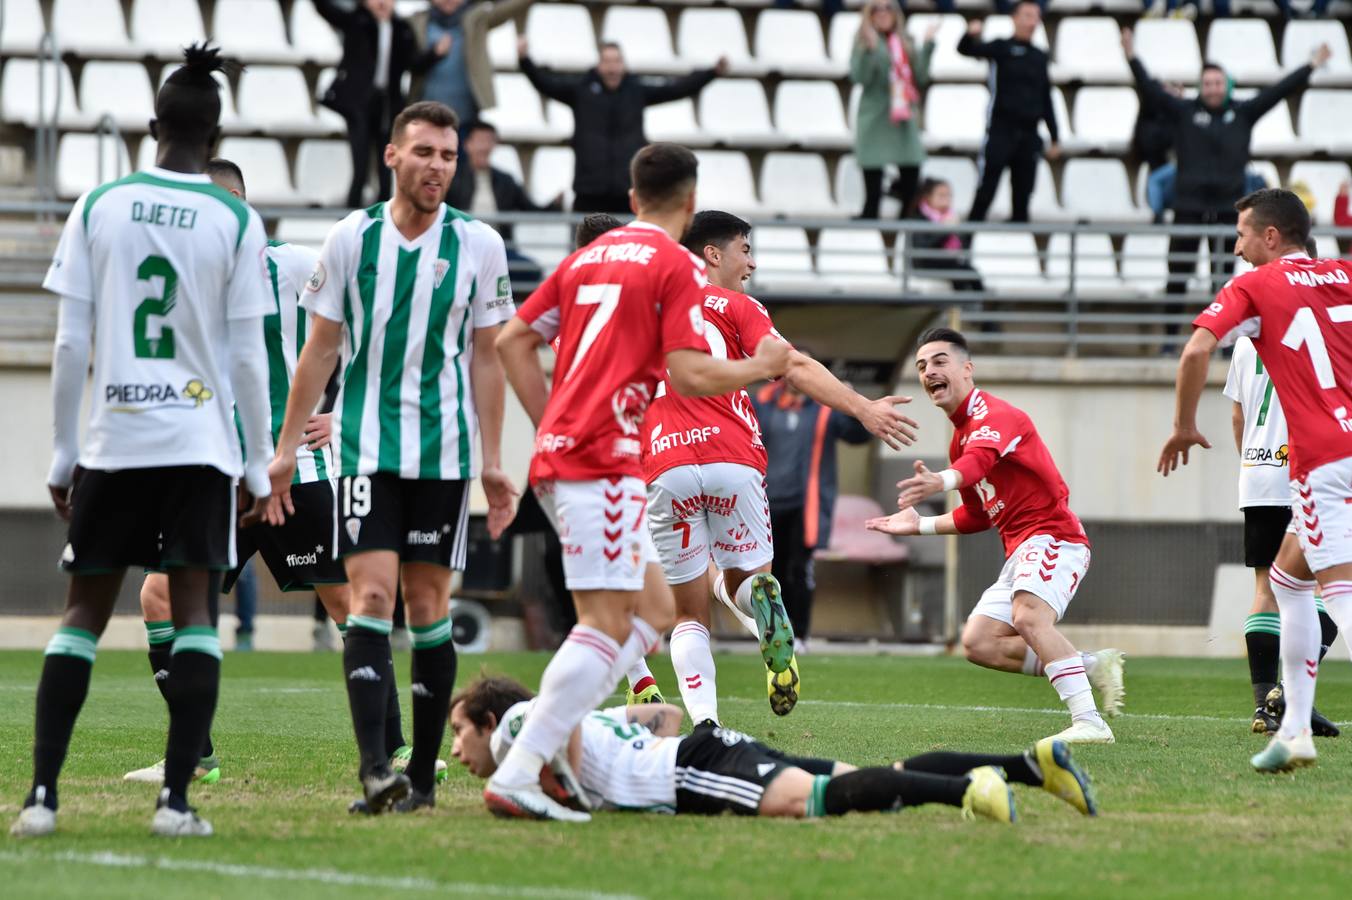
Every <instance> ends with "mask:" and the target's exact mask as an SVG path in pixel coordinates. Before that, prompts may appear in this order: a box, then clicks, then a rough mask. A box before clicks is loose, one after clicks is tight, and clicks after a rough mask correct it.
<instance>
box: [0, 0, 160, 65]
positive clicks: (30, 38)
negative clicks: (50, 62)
mask: <svg viewBox="0 0 1352 900" xmlns="http://www.w3.org/2000/svg"><path fill="white" fill-rule="evenodd" d="M143 2H145V0H143ZM46 30H47V26H46V25H45V24H44V23H43V21H42V6H41V5H40V3H39V2H38V0H5V27H4V28H3V29H0V56H4V57H5V58H9V57H11V56H13V55H14V54H16V53H21V54H23V55H25V56H29V55H31V54H33V53H35V52H37V48H38V43H39V42H40V41H41V40H42V35H43V33H44V32H46Z"/></svg>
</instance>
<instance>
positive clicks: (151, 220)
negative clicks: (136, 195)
mask: <svg viewBox="0 0 1352 900" xmlns="http://www.w3.org/2000/svg"><path fill="white" fill-rule="evenodd" d="M131 220H132V221H133V222H138V223H140V224H142V225H162V226H164V227H166V228H182V229H185V230H187V229H191V228H192V227H193V226H195V225H196V224H197V210H195V209H189V208H188V207H186V206H172V205H170V204H168V203H142V202H141V201H140V200H133V201H132V204H131Z"/></svg>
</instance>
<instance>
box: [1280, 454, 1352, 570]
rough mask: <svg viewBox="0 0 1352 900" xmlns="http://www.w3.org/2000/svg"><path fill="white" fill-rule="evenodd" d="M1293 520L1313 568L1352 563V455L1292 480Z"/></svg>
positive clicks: (1328, 567)
mask: <svg viewBox="0 0 1352 900" xmlns="http://www.w3.org/2000/svg"><path fill="white" fill-rule="evenodd" d="M1291 490H1292V503H1291V524H1292V525H1293V526H1294V527H1295V532H1296V536H1297V537H1298V538H1300V549H1301V550H1302V551H1304V553H1305V562H1306V563H1307V564H1308V565H1309V567H1310V570H1311V571H1312V572H1322V571H1324V570H1325V569H1330V568H1332V567H1334V566H1340V565H1343V564H1345V563H1352V457H1348V458H1346V459H1339V460H1335V461H1334V462H1331V463H1325V464H1324V465H1322V466H1320V467H1319V468H1317V469H1313V470H1311V471H1310V473H1309V474H1308V475H1306V476H1305V478H1304V479H1303V480H1293V481H1292V482H1291Z"/></svg>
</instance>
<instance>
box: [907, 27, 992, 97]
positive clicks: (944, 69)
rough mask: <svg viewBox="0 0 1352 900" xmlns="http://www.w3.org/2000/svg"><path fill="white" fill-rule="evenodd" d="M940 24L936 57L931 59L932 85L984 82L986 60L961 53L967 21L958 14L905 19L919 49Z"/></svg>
mask: <svg viewBox="0 0 1352 900" xmlns="http://www.w3.org/2000/svg"><path fill="white" fill-rule="evenodd" d="M936 20H938V21H939V23H940V25H939V33H938V34H937V35H936V36H935V38H934V55H933V56H931V57H930V79H931V80H932V81H982V80H984V79H985V78H986V70H987V65H986V61H985V60H983V59H973V58H972V57H970V56H963V55H962V54H960V53H958V41H959V40H961V39H962V36H963V35H964V34H966V33H967V21H966V20H965V19H964V18H963V17H962V16H960V15H958V14H956V13H947V14H943V15H934V14H931V13H921V14H918V15H914V16H907V18H906V33H907V34H908V35H909V36H910V38H911V40H912V41H913V42H914V43H915V44H916V45H917V47H918V46H919V45H920V44H922V43H924V40H925V32H927V31H928V30H929V27H930V26H931V25H933V24H934V22H935V21H936Z"/></svg>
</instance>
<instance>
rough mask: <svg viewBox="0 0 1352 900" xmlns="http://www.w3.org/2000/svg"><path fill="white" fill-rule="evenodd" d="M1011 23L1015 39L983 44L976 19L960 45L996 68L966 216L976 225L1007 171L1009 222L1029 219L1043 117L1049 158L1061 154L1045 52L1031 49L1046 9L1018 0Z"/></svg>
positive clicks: (965, 52)
mask: <svg viewBox="0 0 1352 900" xmlns="http://www.w3.org/2000/svg"><path fill="white" fill-rule="evenodd" d="M1013 20H1014V36H1013V37H1012V38H1004V39H1002V40H998V41H988V42H987V41H982V40H981V21H980V20H979V19H973V20H972V21H971V22H969V23H968V26H967V33H966V34H964V35H963V36H962V40H960V41H958V52H959V53H961V54H962V55H963V56H974V57H977V58H978V59H989V60H990V61H991V65H992V66H994V67H995V78H994V80H993V82H992V84H993V93H992V96H991V105H990V118H989V121H988V122H987V125H986V143H985V145H984V146H983V147H982V148H981V157H980V160H979V165H980V168H981V184H980V185H979V186H978V187H977V189H976V198H975V199H974V200H973V201H972V212H971V213H970V214H969V215H968V216H967V218H968V220H970V221H972V222H984V221H986V212H987V210H989V209H990V206H991V201H992V200H994V199H995V189H996V188H997V187H999V186H1000V176H1001V175H1002V174H1003V173H1004V171H1005V169H1006V168H1008V169H1009V182H1010V185H1009V186H1010V188H1011V193H1010V201H1011V204H1012V209H1011V215H1010V217H1009V218H1010V221H1011V222H1027V221H1028V199H1029V198H1030V197H1031V196H1032V195H1033V180H1034V179H1035V178H1036V177H1037V158H1038V154H1040V153H1041V152H1042V137H1041V136H1040V135H1039V134H1038V133H1037V124H1038V122H1040V121H1042V120H1044V119H1045V120H1046V122H1047V132H1048V134H1050V135H1051V139H1052V143H1051V146H1050V147H1048V148H1047V158H1048V159H1053V160H1054V159H1056V158H1058V157H1059V156H1060V155H1061V144H1060V143H1059V133H1058V132H1057V129H1056V112H1055V111H1054V110H1053V109H1052V81H1051V78H1050V77H1049V76H1048V75H1047V63H1048V58H1047V54H1046V52H1045V51H1043V50H1041V49H1039V48H1037V47H1034V46H1033V34H1034V33H1035V32H1036V31H1037V27H1038V25H1039V24H1041V22H1042V8H1041V7H1040V6H1038V4H1037V3H1036V2H1035V0H1019V3H1018V4H1017V5H1016V6H1015V7H1014V15H1013Z"/></svg>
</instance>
